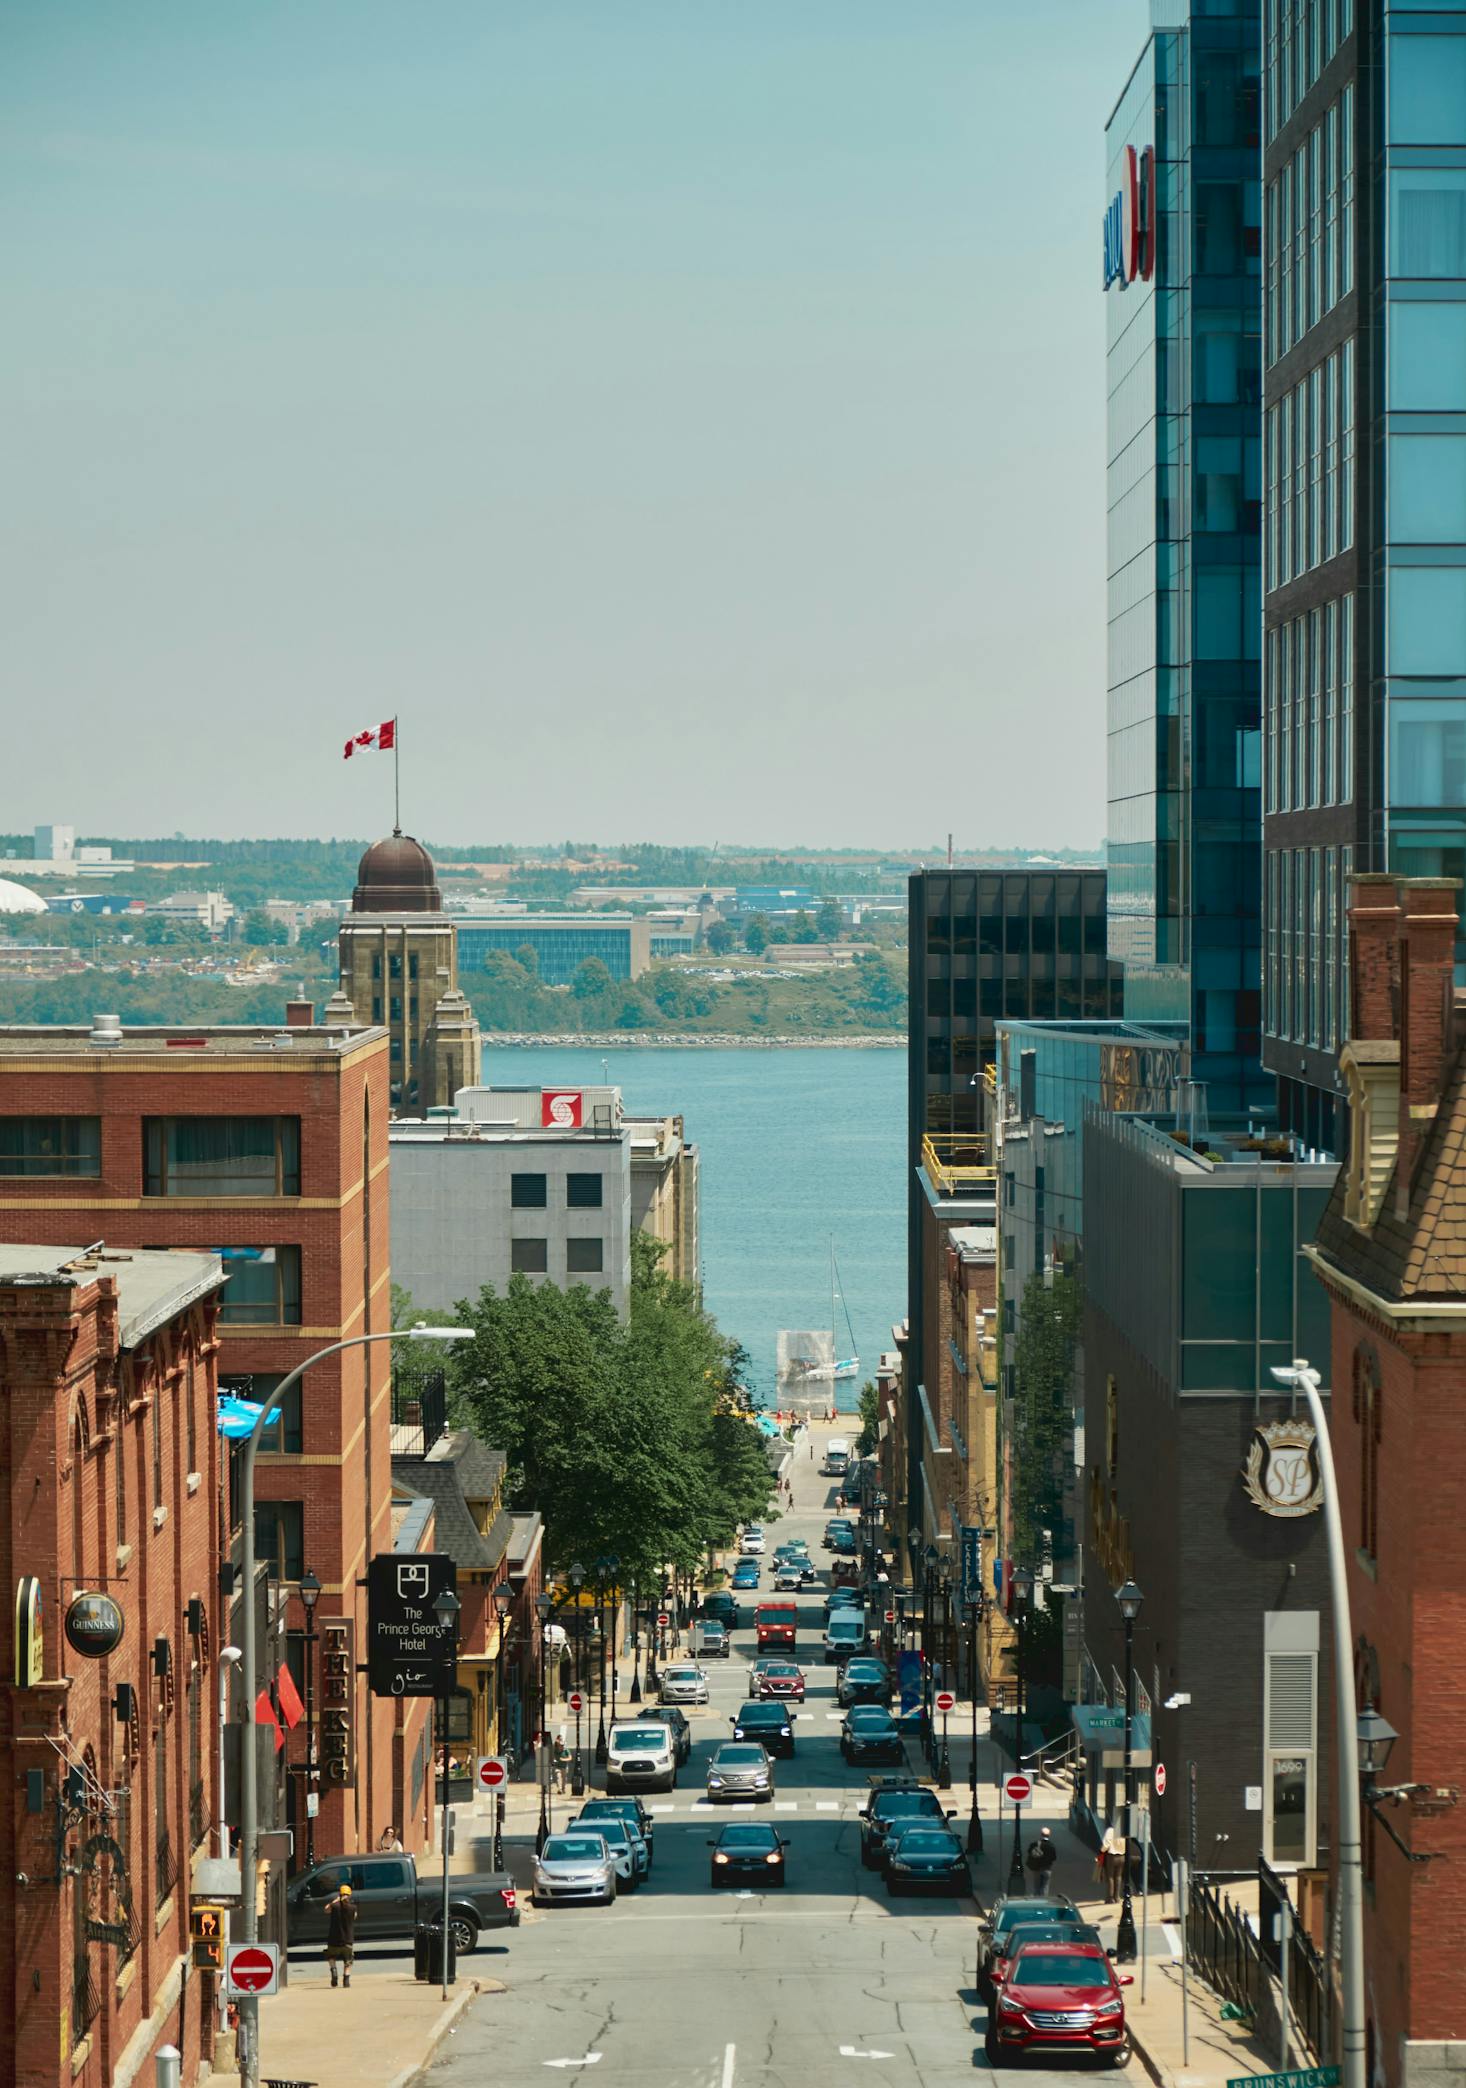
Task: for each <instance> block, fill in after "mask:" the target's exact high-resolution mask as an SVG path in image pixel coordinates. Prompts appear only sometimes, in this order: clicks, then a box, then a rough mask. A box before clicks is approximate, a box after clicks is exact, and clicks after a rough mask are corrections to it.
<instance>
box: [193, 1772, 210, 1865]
mask: <svg viewBox="0 0 1466 2088" xmlns="http://www.w3.org/2000/svg"><path fill="white" fill-rule="evenodd" d="M211 1824H212V1822H211V1821H210V1819H209V1802H208V1797H207V1794H206V1792H205V1790H204V1786H203V1783H202V1781H200V1782H198V1783H196V1784H194V1785H193V1787H192V1788H191V1790H190V1791H189V1794H188V1841H189V1847H190V1848H193V1849H196V1848H197V1847H198V1845H199V1843H200V1842H201V1841H202V1840H203V1838H204V1836H205V1835H206V1834H207V1833H208V1831H209V1828H210V1826H211Z"/></svg>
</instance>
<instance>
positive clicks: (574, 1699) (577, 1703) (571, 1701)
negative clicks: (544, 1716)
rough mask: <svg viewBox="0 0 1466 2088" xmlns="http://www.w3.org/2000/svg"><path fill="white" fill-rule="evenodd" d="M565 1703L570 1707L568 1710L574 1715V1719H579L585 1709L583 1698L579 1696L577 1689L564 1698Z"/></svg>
mask: <svg viewBox="0 0 1466 2088" xmlns="http://www.w3.org/2000/svg"><path fill="white" fill-rule="evenodd" d="M565 1701H566V1703H567V1704H568V1705H569V1706H570V1709H571V1710H572V1711H573V1712H574V1713H575V1715H576V1717H577V1718H579V1716H580V1714H581V1712H582V1711H583V1710H584V1709H585V1698H584V1697H583V1696H582V1695H581V1693H580V1691H579V1690H578V1689H572V1690H571V1692H570V1694H569V1696H568V1697H566V1699H565Z"/></svg>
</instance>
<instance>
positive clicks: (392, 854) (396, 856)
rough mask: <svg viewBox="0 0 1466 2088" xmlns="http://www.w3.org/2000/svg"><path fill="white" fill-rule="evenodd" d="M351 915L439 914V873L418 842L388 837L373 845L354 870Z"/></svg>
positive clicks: (401, 836)
mask: <svg viewBox="0 0 1466 2088" xmlns="http://www.w3.org/2000/svg"><path fill="white" fill-rule="evenodd" d="M351 911H352V912H353V913H384V914H396V913H441V912H442V911H443V895H442V893H441V892H440V891H439V890H438V873H437V871H436V870H435V869H434V867H433V859H432V857H431V856H430V855H429V854H428V852H427V850H426V849H425V848H424V847H423V845H422V843H421V841H414V840H413V838H412V836H411V834H403V833H395V834H389V835H388V836H387V838H386V840H385V841H374V842H373V843H372V845H371V847H370V848H369V849H368V850H367V852H366V854H365V855H364V856H363V857H362V859H361V861H360V863H359V864H358V865H357V870H356V890H355V891H354V892H353V893H352V895H351Z"/></svg>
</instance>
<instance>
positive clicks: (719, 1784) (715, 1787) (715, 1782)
mask: <svg viewBox="0 0 1466 2088" xmlns="http://www.w3.org/2000/svg"><path fill="white" fill-rule="evenodd" d="M722 1788H723V1779H722V1777H721V1776H710V1777H709V1778H708V1789H709V1790H710V1791H721V1790H722Z"/></svg>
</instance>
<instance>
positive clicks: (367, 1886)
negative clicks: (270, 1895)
mask: <svg viewBox="0 0 1466 2088" xmlns="http://www.w3.org/2000/svg"><path fill="white" fill-rule="evenodd" d="M342 1885H349V1886H350V1887H351V1896H352V1898H353V1899H354V1900H355V1902H356V1940H357V1942H358V1943H374V1942H378V1941H382V1942H387V1941H397V1940H401V1941H403V1942H406V1943H410V1942H411V1941H412V1933H413V1930H414V1929H415V1928H416V1927H417V1925H418V1923H419V1922H420V1921H426V1922H438V1921H441V1920H442V1918H443V1880H442V1876H441V1873H434V1872H433V1871H431V1870H425V1871H419V1869H418V1867H417V1863H416V1860H415V1858H413V1857H411V1856H328V1857H326V1858H325V1860H324V1861H323V1862H321V1863H316V1864H312V1866H311V1868H310V1869H309V1870H307V1871H302V1872H301V1873H300V1876H299V1877H297V1878H292V1879H291V1881H290V1888H289V1891H288V1892H287V1894H286V1904H287V1907H288V1909H289V1915H288V1918H289V1924H290V1941H291V1942H292V1943H324V1942H325V1940H326V1920H327V1916H326V1902H327V1901H328V1900H329V1899H332V1898H333V1897H334V1896H335V1893H336V1891H337V1889H338V1887H340V1886H342ZM448 1926H449V1927H450V1928H451V1929H452V1931H453V1940H454V1942H455V1944H456V1946H457V1948H458V1950H459V1952H460V1954H461V1953H462V1952H464V1951H469V1950H472V1949H473V1947H474V1945H475V1944H476V1943H477V1942H478V1938H479V1930H480V1929H493V1928H517V1927H518V1926H519V1896H518V1894H517V1893H516V1891H515V1889H514V1880H513V1879H512V1878H511V1877H510V1875H509V1873H508V1871H467V1872H461V1871H453V1872H450V1874H449V1878H448Z"/></svg>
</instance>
